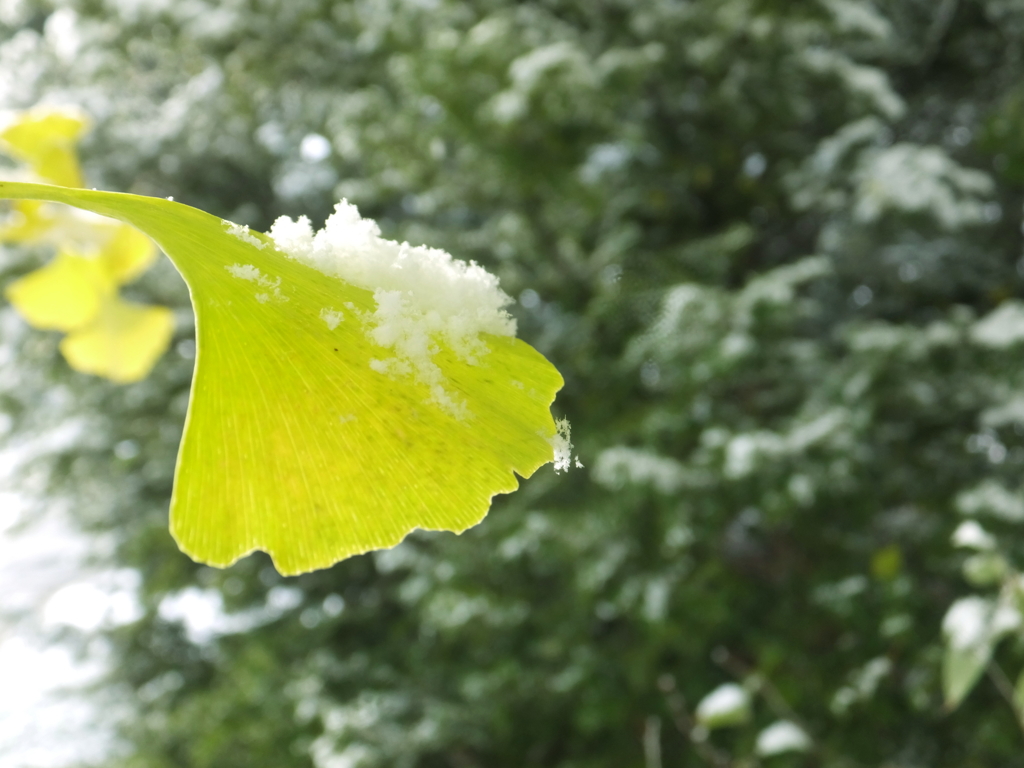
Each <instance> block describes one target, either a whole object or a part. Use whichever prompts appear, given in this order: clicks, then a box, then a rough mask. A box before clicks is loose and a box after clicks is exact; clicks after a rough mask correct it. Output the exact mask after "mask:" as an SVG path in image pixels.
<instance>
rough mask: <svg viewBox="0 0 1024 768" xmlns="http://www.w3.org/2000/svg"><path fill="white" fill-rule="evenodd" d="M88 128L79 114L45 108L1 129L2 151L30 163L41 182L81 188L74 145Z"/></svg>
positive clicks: (84, 119)
mask: <svg viewBox="0 0 1024 768" xmlns="http://www.w3.org/2000/svg"><path fill="white" fill-rule="evenodd" d="M88 125H89V123H88V120H87V119H86V118H85V116H83V115H81V114H79V113H78V112H77V111H75V112H72V111H68V110H66V109H62V110H57V109H48V108H45V107H43V108H39V109H33V110H29V111H28V112H22V113H19V114H18V115H17V116H16V117H15V119H14V120H13V122H11V123H10V124H9V125H7V126H4V127H3V128H2V129H0V149H2V150H3V151H4V152H6V153H7V154H9V155H10V156H11V157H15V158H17V159H18V160H22V161H24V162H25V163H27V164H28V166H29V167H30V168H31V169H32V171H33V173H35V175H36V176H38V177H39V178H41V179H44V180H46V181H49V182H52V183H54V184H59V185H61V186H64V187H80V186H82V171H81V168H80V167H79V165H78V154H77V153H76V151H75V145H76V144H77V143H78V139H79V137H80V136H81V135H82V133H83V132H84V131H85V129H86V128H87V127H88Z"/></svg>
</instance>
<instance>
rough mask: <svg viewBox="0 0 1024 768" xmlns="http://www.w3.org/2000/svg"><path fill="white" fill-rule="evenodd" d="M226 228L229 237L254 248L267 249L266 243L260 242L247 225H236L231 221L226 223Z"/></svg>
mask: <svg viewBox="0 0 1024 768" xmlns="http://www.w3.org/2000/svg"><path fill="white" fill-rule="evenodd" d="M224 227H225V229H227V231H228V234H229V235H233V236H234V237H237V238H238V239H239V240H241V241H242V242H243V243H248V244H249V245H251V246H253V247H254V248H258V249H259V250H261V251H262V250H263V249H264V248H265V247H266V245H267V244H266V243H265V242H263V241H262V240H260V239H259V238H258V237H256V236H255V235H253V234H252V233H251V232H250V231H249V228H248V227H247V226H245V224H235V223H233V222H230V221H225V222H224Z"/></svg>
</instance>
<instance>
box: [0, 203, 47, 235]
mask: <svg viewBox="0 0 1024 768" xmlns="http://www.w3.org/2000/svg"><path fill="white" fill-rule="evenodd" d="M52 208H53V206H52V205H49V204H48V203H40V202H37V201H35V200H18V201H17V202H15V203H14V204H13V205H12V206H11V210H10V211H8V212H7V213H5V214H4V216H3V218H2V219H0V242H6V243H32V242H36V241H39V240H42V239H44V238H45V237H46V233H47V232H49V231H50V229H51V228H52V227H53V218H52V217H51V216H49V215H47V211H48V210H52Z"/></svg>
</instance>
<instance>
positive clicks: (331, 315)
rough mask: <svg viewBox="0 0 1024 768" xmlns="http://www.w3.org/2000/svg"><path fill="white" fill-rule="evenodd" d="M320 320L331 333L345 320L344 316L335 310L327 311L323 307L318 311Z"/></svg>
mask: <svg viewBox="0 0 1024 768" xmlns="http://www.w3.org/2000/svg"><path fill="white" fill-rule="evenodd" d="M320 319H321V320H323V321H324V322H325V323H327V327H328V328H330V329H331V330H332V331H333V330H334V329H335V328H337V327H338V326H339V325H340V324H341V321H342V320H344V319H345V316H344V315H343V314H341V312H338V311H337V310H336V309H328V308H327V307H324V308H323V309H321V310H320Z"/></svg>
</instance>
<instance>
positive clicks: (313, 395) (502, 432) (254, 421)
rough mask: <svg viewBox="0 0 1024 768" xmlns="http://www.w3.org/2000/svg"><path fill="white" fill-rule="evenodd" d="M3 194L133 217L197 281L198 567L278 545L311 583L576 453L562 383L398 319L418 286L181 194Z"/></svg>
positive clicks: (187, 509) (179, 525)
mask: <svg viewBox="0 0 1024 768" xmlns="http://www.w3.org/2000/svg"><path fill="white" fill-rule="evenodd" d="M0 198H17V199H34V200H47V201H51V202H57V203H66V204H69V205H73V206H77V207H79V208H84V209H87V210H90V211H93V212H95V213H98V214H101V215H104V216H110V217H112V218H116V219H120V220H121V221H123V222H125V223H127V224H131V225H132V226H135V227H137V228H138V229H140V230H142V231H143V232H145V233H146V234H148V235H149V236H150V237H152V238H153V239H154V240H155V241H156V242H157V243H158V244H159V245H160V247H161V248H163V250H164V251H165V252H166V253H167V255H168V256H169V257H170V258H171V260H172V261H173V262H174V264H175V266H176V267H177V268H178V270H179V271H180V272H181V274H182V276H183V277H184V279H185V281H186V283H187V284H188V286H189V290H190V292H191V296H192V303H193V307H194V309H195V314H196V335H197V339H196V340H197V358H196V372H195V378H194V380H193V384H192V395H191V401H190V403H189V410H188V416H187V418H186V425H185V435H184V438H183V440H182V445H181V448H180V450H179V454H178V463H177V467H176V470H175V482H174V492H173V496H172V500H171V533H172V534H173V536H174V538H175V539H176V540H177V542H178V544H179V546H180V547H181V549H182V550H183V551H184V552H186V553H187V554H188V555H190V556H191V557H193V558H194V559H196V560H198V561H201V562H204V563H208V564H210V565H215V566H227V565H229V564H231V563H232V562H234V561H235V560H237V559H238V558H240V557H242V556H244V555H246V554H248V553H250V552H252V551H254V550H263V551H265V552H267V553H268V554H269V555H270V556H271V557H272V558H273V560H274V563H275V565H276V567H277V568H278V570H279V571H280V572H281V573H283V574H295V573H301V572H303V571H309V570H313V569H316V568H323V567H326V566H329V565H331V564H332V563H335V562H337V561H338V560H341V559H343V558H345V557H348V556H350V555H354V554H357V553H360V552H366V551H368V550H372V549H379V548H385V547H390V546H393V545H395V544H396V543H398V542H399V541H400V540H401V539H402V538H403V537H405V536H406V535H407V534H408V533H409V532H410V531H412V530H413V529H416V528H422V529H427V530H449V531H455V532H461V531H463V530H465V529H467V528H469V527H471V526H473V525H475V524H476V523H478V522H479V521H480V520H481V519H483V517H484V515H486V513H487V510H488V508H489V506H490V502H491V498H492V497H493V496H494V495H495V494H498V493H508V492H511V491H513V490H515V489H516V488H517V487H518V481H517V479H516V474H518V475H520V476H522V477H528V476H530V475H531V474H532V473H533V472H534V471H535V470H537V469H538V468H539V467H540V466H542V465H544V464H546V463H548V462H550V461H552V460H553V457H554V454H555V453H556V452H560V454H561V457H560V459H559V461H560V462H561V463H565V462H566V461H567V458H568V456H567V453H566V451H567V449H568V446H567V443H566V441H565V439H564V437H565V436H564V435H562V436H560V434H559V429H558V428H557V427H556V425H555V423H554V421H553V419H552V417H551V413H550V405H551V403H552V401H553V400H554V396H555V393H556V392H557V391H558V390H559V389H560V388H561V386H562V378H561V376H560V375H559V374H558V372H557V371H556V370H555V368H554V367H553V366H552V365H551V364H550V363H549V362H548V361H547V360H546V359H545V358H544V357H543V356H542V355H540V354H539V353H538V352H536V351H535V350H534V349H532V348H531V347H530V346H528V345H527V344H525V343H523V342H521V341H518V340H516V339H515V338H514V337H511V336H507V335H496V334H494V333H472V334H471V335H472V339H471V340H470V341H471V343H469V342H466V339H465V334H463V336H462V337H459V336H458V334H457V333H456V331H457V330H458V329H457V328H456V329H455V330H453V328H454V326H453V325H452V324H451V323H449V326H446V327H443V328H441V327H440V326H437V327H435V326H436V322H435V321H436V320H437V317H438V316H437V312H434V311H427V310H424V311H422V312H421V313H420V315H418V317H421V318H422V322H423V323H424V324H425V327H426V326H430V328H432V330H431V333H429V334H426V335H424V334H419V333H418V332H417V329H416V327H415V325H410V324H409V322H408V317H406V320H407V322H406V323H405V325H402V324H400V323H399V324H396V323H391V322H384V321H383V320H381V318H382V317H386V316H387V317H389V316H390V315H388V312H395V311H399V310H400V309H401V306H400V305H402V302H403V301H405V300H406V298H407V297H406V296H405V294H404V293H403V292H402V291H376V292H375V291H374V290H372V289H371V288H370V287H368V286H367V285H363V286H362V287H360V285H358V282H359V281H358V280H357V281H355V283H353V281H347V280H343V279H341V278H340V277H337V276H333V275H331V274H325V273H324V271H322V270H320V269H316V268H314V266H312V265H314V264H315V263H316V254H313V255H310V256H309V258H305V259H303V258H296V257H295V254H294V253H292V252H291V251H288V254H290V255H287V254H286V253H285V252H283V251H282V250H279V249H278V248H277V247H275V244H274V242H273V241H271V240H270V238H268V237H267V236H266V235H262V234H258V233H250V232H248V230H246V229H245V228H244V227H237V226H234V225H231V224H230V222H225V221H224V220H222V219H219V218H217V217H216V216H211V215H210V214H207V213H204V212H202V211H199V210H196V209H194V208H190V207H188V206H185V205H181V204H179V203H174V202H172V201H169V200H162V199H158V198H150V197H141V196H138V195H128V194H118V193H111V192H96V191H87V190H81V189H68V188H59V187H50V186H47V185H36V184H21V183H14V182H0ZM292 224H294V225H295V226H299V228H300V229H301V226H300V225H299V224H297V223H295V222H292ZM287 234H288V233H287V232H285V233H284V234H283V235H282V236H284V235H287ZM291 234H292V235H294V234H295V231H294V227H293V229H292V231H291ZM300 234H301V233H300ZM307 245H308V242H307ZM395 247H396V248H397V246H395ZM404 247H405V246H403V248H404ZM404 253H405V252H404V251H403V258H404ZM434 253H439V252H434ZM402 266H403V265H402V264H401V263H396V264H395V265H393V267H394V269H395V270H398V271H396V272H394V274H406V273H401V269H402ZM463 267H464V265H463ZM471 269H478V268H476V267H472V268H471ZM328 271H329V270H328ZM409 274H411V273H409ZM425 282H426V283H427V288H429V280H427V281H425ZM443 298H444V300H445V301H451V300H452V297H450V296H446V297H443ZM396 302H397V303H396ZM396 306H397V307H398V308H399V309H395V307H396ZM432 322H434V326H431V325H430V324H431V323H432ZM452 322H454V321H452ZM470 330H472V327H470ZM446 334H447V335H446ZM460 339H461V341H460ZM467 344H469V346H468V347H467ZM417 350H420V351H419V352H417ZM424 350H425V351H424ZM421 353H422V354H421ZM417 355H419V357H417ZM563 431H564V430H563Z"/></svg>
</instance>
